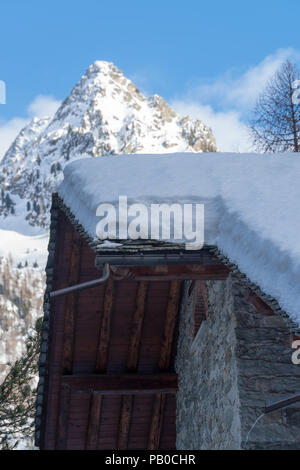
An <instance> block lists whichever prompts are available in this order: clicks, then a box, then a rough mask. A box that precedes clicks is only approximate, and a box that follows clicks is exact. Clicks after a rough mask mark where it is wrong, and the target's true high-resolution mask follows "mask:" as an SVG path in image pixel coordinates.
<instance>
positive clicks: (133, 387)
mask: <svg viewBox="0 0 300 470" xmlns="http://www.w3.org/2000/svg"><path fill="white" fill-rule="evenodd" d="M62 382H63V384H66V385H68V386H69V387H71V389H72V390H74V391H77V392H79V391H81V392H83V391H86V390H93V391H94V392H95V393H96V392H97V393H99V394H101V395H130V394H140V395H149V394H153V393H176V391H177V374H174V373H170V374H121V375H115V374H92V375H64V376H63V377H62Z"/></svg>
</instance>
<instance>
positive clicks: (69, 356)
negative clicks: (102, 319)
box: [63, 232, 81, 374]
mask: <svg viewBox="0 0 300 470" xmlns="http://www.w3.org/2000/svg"><path fill="white" fill-rule="evenodd" d="M80 258H81V240H80V237H79V236H78V235H77V234H76V233H75V232H74V235H73V241H72V253H71V259H70V272H69V278H68V284H69V285H70V284H71V285H72V284H76V283H78V281H79V277H80ZM77 299H78V296H77V294H76V293H72V294H69V295H68V296H67V297H66V301H65V315H64V349H63V371H64V373H65V374H66V373H69V374H71V373H72V367H73V350H74V334H75V323H76V315H77Z"/></svg>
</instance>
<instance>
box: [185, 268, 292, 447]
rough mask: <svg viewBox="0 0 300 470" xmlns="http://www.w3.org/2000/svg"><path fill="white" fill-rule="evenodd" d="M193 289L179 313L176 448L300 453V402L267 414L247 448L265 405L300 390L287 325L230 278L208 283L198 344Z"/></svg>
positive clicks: (189, 288) (187, 291)
mask: <svg viewBox="0 0 300 470" xmlns="http://www.w3.org/2000/svg"><path fill="white" fill-rule="evenodd" d="M192 287H193V285H191V282H190V281H187V282H186V283H185V291H184V296H183V301H182V306H181V313H180V325H179V341H178V352H177V359H176V370H177V373H178V380H179V391H178V393H177V422H176V426H177V448H178V449H185V450H188V449H190V450H196V449H300V403H298V404H294V405H291V406H289V407H287V408H285V409H282V410H279V411H273V412H271V413H269V414H266V415H265V416H263V417H262V418H261V419H260V421H259V422H258V423H257V425H256V426H255V427H254V429H253V431H252V432H251V434H250V436H249V439H248V442H247V443H246V438H247V434H248V432H249V430H250V428H251V426H252V424H253V423H254V421H255V420H256V418H258V417H259V416H260V415H261V414H262V413H263V411H264V406H265V403H266V402H269V401H272V400H276V399H279V398H281V397H283V396H285V395H287V394H290V393H295V392H298V391H300V365H294V364H293V363H292V360H291V357H292V352H293V350H292V349H291V341H292V335H291V333H290V330H289V328H288V326H287V323H286V320H285V319H284V318H282V317H279V316H277V315H274V314H272V312H267V313H266V312H263V313H262V311H261V309H260V308H259V307H257V306H255V303H254V304H253V302H250V301H249V298H250V297H249V295H250V296H251V292H250V291H249V288H248V287H246V286H244V285H242V284H241V283H240V282H239V281H238V280H237V279H236V278H235V277H234V276H232V275H231V276H229V278H228V279H227V280H226V281H207V282H206V287H207V291H208V300H209V311H208V312H207V313H208V315H207V319H206V320H204V321H202V323H201V326H200V328H199V330H198V333H197V334H196V336H195V338H194V314H193V308H194V307H193V305H194V295H195V294H194V291H195V289H192ZM270 313H271V314H270Z"/></svg>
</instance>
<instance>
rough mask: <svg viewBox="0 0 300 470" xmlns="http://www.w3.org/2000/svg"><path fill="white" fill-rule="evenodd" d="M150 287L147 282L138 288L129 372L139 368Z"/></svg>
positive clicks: (131, 336) (130, 345)
mask: <svg viewBox="0 0 300 470" xmlns="http://www.w3.org/2000/svg"><path fill="white" fill-rule="evenodd" d="M148 286H149V283H148V282H145V281H142V282H140V283H139V286H138V291H137V296H136V309H135V311H134V313H133V316H132V328H131V335H130V341H129V349H128V359H127V369H128V370H129V371H135V370H136V368H137V363H138V357H139V349H140V343H141V336H142V327H143V322H144V314H145V303H146V298H147V292H148Z"/></svg>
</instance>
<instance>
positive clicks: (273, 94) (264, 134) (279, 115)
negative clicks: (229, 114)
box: [250, 60, 300, 152]
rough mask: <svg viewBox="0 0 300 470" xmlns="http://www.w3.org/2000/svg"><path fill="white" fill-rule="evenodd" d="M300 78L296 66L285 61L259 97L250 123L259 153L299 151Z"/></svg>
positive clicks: (253, 140) (252, 137)
mask: <svg viewBox="0 0 300 470" xmlns="http://www.w3.org/2000/svg"><path fill="white" fill-rule="evenodd" d="M299 79H300V74H299V71H298V70H297V67H296V65H295V64H294V63H292V62H291V61H290V60H286V61H285V62H284V63H283V64H282V65H281V67H280V68H279V70H278V71H277V72H276V73H275V75H274V76H273V77H272V78H271V79H270V81H269V82H268V84H267V86H266V88H265V89H264V90H263V92H262V93H261V95H260V96H259V97H258V100H257V102H256V104H255V107H254V109H253V118H252V119H251V122H250V136H251V140H252V143H253V146H254V148H255V149H256V150H257V151H262V152H299V151H300V80H299Z"/></svg>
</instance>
